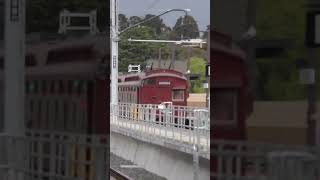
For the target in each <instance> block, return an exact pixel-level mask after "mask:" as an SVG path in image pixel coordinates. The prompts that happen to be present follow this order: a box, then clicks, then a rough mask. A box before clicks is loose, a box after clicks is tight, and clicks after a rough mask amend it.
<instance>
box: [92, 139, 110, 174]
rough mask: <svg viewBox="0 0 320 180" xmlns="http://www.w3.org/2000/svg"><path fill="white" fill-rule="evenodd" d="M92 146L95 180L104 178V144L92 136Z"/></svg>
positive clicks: (105, 170)
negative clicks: (94, 151) (93, 150)
mask: <svg viewBox="0 0 320 180" xmlns="http://www.w3.org/2000/svg"><path fill="white" fill-rule="evenodd" d="M94 147H95V149H96V155H95V167H96V180H105V179H106V175H107V169H106V165H105V153H104V146H103V145H102V144H101V142H100V139H99V137H95V138H94Z"/></svg>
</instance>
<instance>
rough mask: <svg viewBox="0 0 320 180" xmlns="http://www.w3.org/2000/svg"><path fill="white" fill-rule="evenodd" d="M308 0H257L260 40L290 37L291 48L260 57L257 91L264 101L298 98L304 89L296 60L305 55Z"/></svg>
mask: <svg viewBox="0 0 320 180" xmlns="http://www.w3.org/2000/svg"><path fill="white" fill-rule="evenodd" d="M304 4H305V1H304V0H297V1H290V0H269V1H263V0H258V1H257V20H256V22H257V35H258V39H291V40H292V41H293V43H292V45H293V47H292V48H287V49H285V52H284V53H283V55H281V56H279V57H275V58H263V59H257V66H258V77H257V81H258V82H257V84H258V85H257V94H258V98H259V99H261V100H298V99H302V98H304V96H305V88H304V87H303V86H302V85H301V84H299V82H298V69H297V68H296V67H295V60H296V59H297V58H299V57H306V48H305V45H304V39H305V37H304V36H305V33H304V32H305V28H304V27H305V7H304Z"/></svg>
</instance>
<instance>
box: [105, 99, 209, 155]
mask: <svg viewBox="0 0 320 180" xmlns="http://www.w3.org/2000/svg"><path fill="white" fill-rule="evenodd" d="M113 115H115V116H113ZM111 116H112V117H111V129H112V130H114V131H117V130H118V131H119V130H121V131H124V132H125V133H126V134H128V133H131V134H133V135H135V136H137V135H138V136H139V137H144V138H147V140H149V141H151V142H154V143H158V142H159V141H161V142H163V141H165V142H172V143H174V144H175V145H177V146H179V145H180V146H181V147H185V148H187V150H186V151H189V152H193V149H194V146H197V147H198V149H199V152H200V154H202V155H204V156H205V157H208V158H209V152H210V120H209V112H208V110H207V109H199V108H194V107H186V106H173V105H171V104H170V103H163V104H161V105H154V104H129V103H120V104H118V106H116V107H112V115H111Z"/></svg>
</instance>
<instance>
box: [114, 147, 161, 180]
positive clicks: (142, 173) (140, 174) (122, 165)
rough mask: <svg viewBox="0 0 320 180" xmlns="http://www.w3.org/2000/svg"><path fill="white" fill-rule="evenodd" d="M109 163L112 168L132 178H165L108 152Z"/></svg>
mask: <svg viewBox="0 0 320 180" xmlns="http://www.w3.org/2000/svg"><path fill="white" fill-rule="evenodd" d="M110 164H111V167H112V168H114V169H115V170H118V171H120V172H122V173H123V174H125V175H127V176H128V177H130V178H132V179H134V180H166V178H163V177H160V176H158V175H156V174H153V173H151V172H148V171H147V170H145V169H143V168H141V167H136V166H135V165H134V164H133V163H132V162H131V161H127V160H125V159H123V158H120V157H118V156H116V155H114V154H112V153H110Z"/></svg>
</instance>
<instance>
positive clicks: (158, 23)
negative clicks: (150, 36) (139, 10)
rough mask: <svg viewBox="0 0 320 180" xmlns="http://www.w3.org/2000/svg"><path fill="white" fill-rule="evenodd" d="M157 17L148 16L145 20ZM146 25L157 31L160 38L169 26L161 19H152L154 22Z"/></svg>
mask: <svg viewBox="0 0 320 180" xmlns="http://www.w3.org/2000/svg"><path fill="white" fill-rule="evenodd" d="M155 16H156V15H153V14H147V15H146V16H145V18H144V20H146V19H150V18H153V17H155ZM144 25H145V26H148V27H150V28H152V29H153V30H154V31H155V33H156V35H157V36H159V35H160V34H161V33H162V32H163V31H165V30H166V29H167V26H166V25H165V24H164V23H163V20H162V19H161V18H160V17H156V18H154V19H152V21H150V22H147V23H145V24H144Z"/></svg>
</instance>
